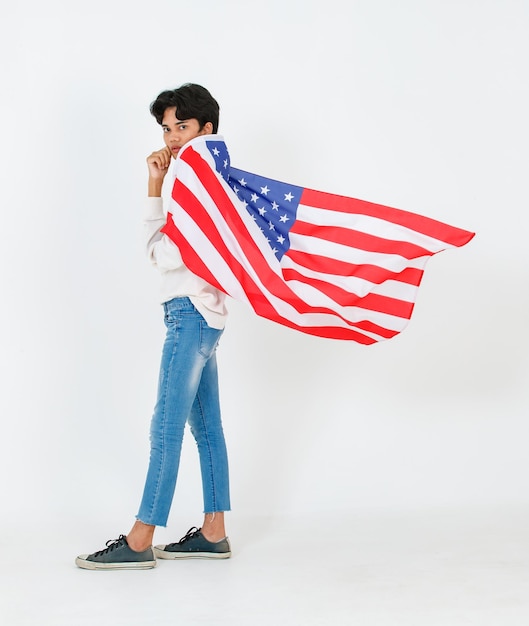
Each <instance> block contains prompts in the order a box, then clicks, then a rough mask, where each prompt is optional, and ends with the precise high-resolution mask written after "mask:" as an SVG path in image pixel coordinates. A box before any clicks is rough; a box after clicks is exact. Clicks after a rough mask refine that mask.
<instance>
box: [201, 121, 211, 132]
mask: <svg viewBox="0 0 529 626" xmlns="http://www.w3.org/2000/svg"><path fill="white" fill-rule="evenodd" d="M201 133H202V134H203V135H212V134H213V124H212V123H211V122H206V123H205V124H204V126H202V131H201Z"/></svg>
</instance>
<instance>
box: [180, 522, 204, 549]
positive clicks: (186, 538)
mask: <svg viewBox="0 0 529 626" xmlns="http://www.w3.org/2000/svg"><path fill="white" fill-rule="evenodd" d="M199 532H200V528H197V527H196V526H193V527H192V528H190V529H189V530H188V531H187V533H186V534H185V535H184V536H183V537H182V539H180V540H179V541H177V543H179V544H180V545H182V544H183V543H185V542H186V541H189V540H190V539H193V537H196V535H198V533H199Z"/></svg>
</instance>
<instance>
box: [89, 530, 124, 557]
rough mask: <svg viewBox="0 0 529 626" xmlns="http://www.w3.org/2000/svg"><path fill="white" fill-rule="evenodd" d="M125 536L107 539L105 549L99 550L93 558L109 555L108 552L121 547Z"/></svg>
mask: <svg viewBox="0 0 529 626" xmlns="http://www.w3.org/2000/svg"><path fill="white" fill-rule="evenodd" d="M125 539H126V537H125V535H120V536H119V537H118V538H117V539H109V540H108V541H107V542H106V544H105V545H106V548H103V550H99V552H94V556H103V554H110V552H112V551H114V550H115V549H116V548H118V547H119V546H122V545H123V544H124V543H125Z"/></svg>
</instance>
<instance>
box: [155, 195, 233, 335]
mask: <svg viewBox="0 0 529 626" xmlns="http://www.w3.org/2000/svg"><path fill="white" fill-rule="evenodd" d="M166 219H167V218H166V215H165V214H164V210H163V200H162V198H153V197H149V198H147V204H146V207H145V219H144V228H145V242H146V246H147V256H148V258H149V259H150V260H151V262H152V263H153V265H155V266H156V267H157V268H158V270H159V271H160V275H161V286H160V296H161V302H162V303H163V302H168V301H169V300H172V299H173V298H177V297H182V296H188V297H189V299H190V300H191V302H192V303H193V304H194V305H195V307H196V309H197V310H198V311H199V313H200V314H201V315H202V316H203V318H204V319H205V320H206V322H207V324H208V326H211V327H212V328H218V329H222V328H224V325H225V323H226V317H227V315H228V311H227V309H226V304H225V300H226V294H224V293H223V292H222V291H219V290H218V289H216V288H215V287H213V286H212V285H210V284H209V283H207V282H206V281H205V280H203V279H202V278H199V277H198V276H197V275H196V274H193V273H192V272H191V271H190V270H188V269H187V267H186V266H185V265H184V263H183V261H182V256H181V255H180V250H179V249H178V246H177V245H176V244H175V243H174V242H173V241H172V240H171V239H169V237H167V235H165V234H164V233H161V232H160V229H161V228H163V226H164V225H165V222H166Z"/></svg>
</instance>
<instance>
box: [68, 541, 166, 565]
mask: <svg viewBox="0 0 529 626" xmlns="http://www.w3.org/2000/svg"><path fill="white" fill-rule="evenodd" d="M106 545H107V547H106V548H104V549H103V550H99V551H98V552H94V553H93V554H81V555H80V556H78V557H77V558H76V559H75V564H76V565H77V566H79V567H82V568H83V569H151V568H152V567H156V559H155V558H154V554H153V551H152V548H147V550H144V551H143V552H136V551H135V550H133V549H132V548H130V547H129V544H128V543H127V538H126V537H125V535H120V536H119V538H118V539H112V540H110V541H107V543H106Z"/></svg>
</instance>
